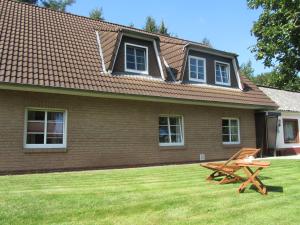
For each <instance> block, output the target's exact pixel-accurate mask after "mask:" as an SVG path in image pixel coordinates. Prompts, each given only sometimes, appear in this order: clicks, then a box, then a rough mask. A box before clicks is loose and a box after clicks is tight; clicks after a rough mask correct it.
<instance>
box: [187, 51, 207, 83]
mask: <svg viewBox="0 0 300 225" xmlns="http://www.w3.org/2000/svg"><path fill="white" fill-rule="evenodd" d="M205 67H206V61H205V59H203V58H200V57H195V56H189V80H191V81H198V82H206V68H205Z"/></svg>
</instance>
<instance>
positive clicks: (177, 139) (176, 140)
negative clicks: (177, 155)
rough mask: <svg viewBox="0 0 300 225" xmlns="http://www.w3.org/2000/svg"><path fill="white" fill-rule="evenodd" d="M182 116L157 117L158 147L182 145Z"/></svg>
mask: <svg viewBox="0 0 300 225" xmlns="http://www.w3.org/2000/svg"><path fill="white" fill-rule="evenodd" d="M182 120H183V118H182V116H160V117H159V144H160V146H170V145H183V129H182Z"/></svg>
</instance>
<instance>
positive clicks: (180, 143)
mask: <svg viewBox="0 0 300 225" xmlns="http://www.w3.org/2000/svg"><path fill="white" fill-rule="evenodd" d="M160 117H168V132H169V141H171V126H170V117H180V121H181V126H180V133H181V142H178V143H172V142H169V143H160V141H159V138H158V142H159V146H161V147H166V146H184V119H183V115H174V114H170V115H168V114H161V115H159V117H158V121H159V118H160ZM158 123H159V122H158ZM158 126H159V124H158ZM158 137H159V130H158Z"/></svg>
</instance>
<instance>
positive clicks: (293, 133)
mask: <svg viewBox="0 0 300 225" xmlns="http://www.w3.org/2000/svg"><path fill="white" fill-rule="evenodd" d="M283 135H284V143H286V144H288V143H298V141H299V131H298V120H297V119H283Z"/></svg>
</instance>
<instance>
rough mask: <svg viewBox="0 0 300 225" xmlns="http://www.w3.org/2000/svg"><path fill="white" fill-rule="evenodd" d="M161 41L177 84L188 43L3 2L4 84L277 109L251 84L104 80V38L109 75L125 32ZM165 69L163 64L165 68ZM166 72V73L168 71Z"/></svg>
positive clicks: (0, 67) (0, 50)
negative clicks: (235, 87) (224, 85)
mask: <svg viewBox="0 0 300 225" xmlns="http://www.w3.org/2000/svg"><path fill="white" fill-rule="evenodd" d="M124 29H125V30H132V31H136V32H140V33H142V34H145V35H151V36H153V37H155V38H158V39H159V43H160V51H161V57H163V58H164V59H165V60H166V61H167V63H168V64H169V66H170V68H171V69H172V71H173V73H174V74H175V76H176V77H177V78H178V77H179V75H180V74H181V73H182V70H183V62H184V58H185V56H184V47H185V46H186V44H188V41H185V40H181V39H178V38H172V37H166V36H162V35H158V34H151V33H148V32H146V31H142V30H138V29H135V28H129V27H125V26H121V25H115V24H111V23H107V22H102V21H97V20H92V19H89V18H85V17H80V16H76V15H71V14H68V13H61V12H56V11H53V10H49V9H45V8H40V7H36V6H32V5H27V4H21V3H17V2H15V1H10V0H0V82H6V83H18V84H23V85H37V86H43V87H45V86H46V87H56V88H73V89H74V88H75V89H81V90H90V91H99V92H108V93H118V94H130V95H143V96H153V97H166V98H174V99H183V100H196V101H210V102H226V103H237V104H248V105H256V106H262V107H264V106H276V105H275V103H274V102H272V101H271V100H270V99H269V98H268V97H267V96H266V95H264V94H263V92H262V91H260V90H259V89H258V88H257V87H256V86H255V85H254V84H252V83H251V82H250V81H249V80H248V79H246V78H243V77H242V82H243V84H244V86H245V87H247V88H246V90H245V91H239V90H233V89H230V88H228V89H225V88H222V89H221V88H217V87H209V86H205V85H204V86H197V85H192V84H182V83H180V82H167V81H164V80H162V79H149V78H147V77H144V76H140V77H136V76H128V75H126V74H121V75H108V74H103V68H102V66H101V57H100V55H99V50H98V46H97V38H96V32H95V31H96V30H97V31H99V33H100V41H101V45H102V50H103V55H104V63H105V67H106V69H110V68H111V67H112V63H113V60H114V57H115V54H116V49H117V44H118V42H119V41H120V36H121V31H122V30H124ZM162 64H163V63H162ZM163 69H164V71H165V67H163Z"/></svg>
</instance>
